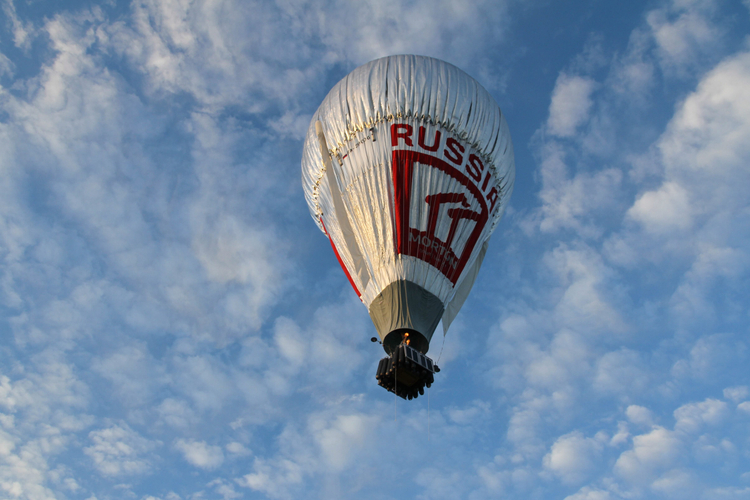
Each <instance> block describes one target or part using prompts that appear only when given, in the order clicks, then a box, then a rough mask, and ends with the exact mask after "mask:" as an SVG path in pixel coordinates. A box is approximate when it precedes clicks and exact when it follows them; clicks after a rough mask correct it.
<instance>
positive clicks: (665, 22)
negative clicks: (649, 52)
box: [646, 0, 723, 71]
mask: <svg viewBox="0 0 750 500" xmlns="http://www.w3.org/2000/svg"><path fill="white" fill-rule="evenodd" d="M717 7H718V5H717V3H716V2H715V1H714V0H707V1H702V0H701V1H682V0H675V1H672V2H671V4H669V5H668V6H666V7H661V8H658V9H655V10H652V11H651V12H649V13H648V15H647V16H646V21H647V23H648V25H649V28H651V31H652V34H653V37H654V40H655V42H656V47H657V53H658V56H659V60H660V62H661V65H662V67H664V68H665V69H666V70H667V71H684V70H685V69H687V68H689V67H692V66H694V65H695V63H696V60H697V59H700V58H701V56H706V55H708V54H711V53H712V52H714V51H717V49H718V48H719V46H720V45H719V43H720V40H721V38H722V35H723V30H722V29H721V28H720V25H718V24H716V23H715V22H714V19H712V17H713V14H714V12H715V11H716V10H717Z"/></svg>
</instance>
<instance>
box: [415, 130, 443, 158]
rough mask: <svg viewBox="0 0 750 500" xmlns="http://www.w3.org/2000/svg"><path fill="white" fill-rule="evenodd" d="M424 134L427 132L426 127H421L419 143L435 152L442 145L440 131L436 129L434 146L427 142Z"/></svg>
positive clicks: (420, 145) (423, 147) (421, 146)
mask: <svg viewBox="0 0 750 500" xmlns="http://www.w3.org/2000/svg"><path fill="white" fill-rule="evenodd" d="M424 134H425V128H424V127H419V140H418V142H417V144H419V147H420V148H422V149H425V150H427V151H432V152H433V153H434V152H435V151H437V150H438V148H439V147H440V131H439V130H435V140H434V141H433V143H432V146H428V145H427V144H425V142H424Z"/></svg>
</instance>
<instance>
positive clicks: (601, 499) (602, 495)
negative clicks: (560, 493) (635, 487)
mask: <svg viewBox="0 0 750 500" xmlns="http://www.w3.org/2000/svg"><path fill="white" fill-rule="evenodd" d="M611 498H613V497H612V495H610V494H609V492H608V491H606V490H598V489H595V488H591V487H589V486H584V487H583V488H581V489H580V490H579V491H577V492H576V493H574V494H572V495H569V496H567V497H565V500H610V499H611Z"/></svg>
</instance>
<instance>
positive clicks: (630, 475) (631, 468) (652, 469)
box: [614, 426, 683, 484]
mask: <svg viewBox="0 0 750 500" xmlns="http://www.w3.org/2000/svg"><path fill="white" fill-rule="evenodd" d="M682 449H683V445H682V443H681V441H680V440H679V439H678V438H677V437H676V436H675V434H674V433H673V432H672V431H669V430H667V429H665V428H663V427H658V426H657V427H654V429H653V430H652V431H651V432H649V433H648V434H641V435H638V436H634V437H633V449H632V450H628V451H625V452H623V453H622V454H621V455H620V457H619V458H618V459H617V462H616V463H615V466H614V470H615V472H616V473H617V474H618V475H619V476H622V477H623V478H625V479H627V480H629V481H631V482H633V483H636V484H640V483H643V482H649V480H650V478H653V477H655V476H657V477H658V474H659V472H660V471H661V470H665V469H668V468H670V467H671V466H672V465H673V464H674V463H675V462H676V460H677V459H678V457H679V456H680V452H681V451H682Z"/></svg>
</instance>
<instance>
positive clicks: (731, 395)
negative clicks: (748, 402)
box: [723, 385, 750, 403]
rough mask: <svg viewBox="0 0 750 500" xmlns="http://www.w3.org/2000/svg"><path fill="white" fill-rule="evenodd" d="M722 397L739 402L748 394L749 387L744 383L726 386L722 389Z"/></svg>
mask: <svg viewBox="0 0 750 500" xmlns="http://www.w3.org/2000/svg"><path fill="white" fill-rule="evenodd" d="M723 394H724V397H725V398H726V399H729V400H730V401H734V402H735V403H739V402H740V401H743V400H745V399H747V398H748V396H750V388H748V387H747V386H746V385H738V386H735V387H727V388H726V389H724V391H723Z"/></svg>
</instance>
